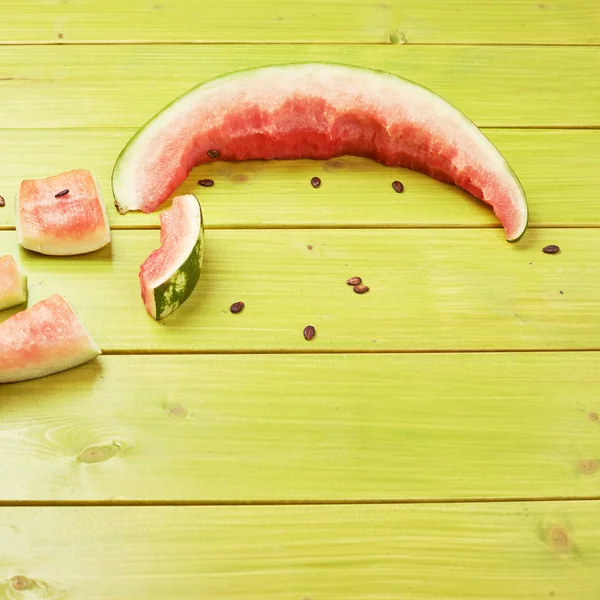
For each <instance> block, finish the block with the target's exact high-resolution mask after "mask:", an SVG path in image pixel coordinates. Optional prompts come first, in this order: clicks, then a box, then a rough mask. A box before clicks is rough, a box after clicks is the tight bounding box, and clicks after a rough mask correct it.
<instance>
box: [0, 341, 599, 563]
mask: <svg viewBox="0 0 600 600" xmlns="http://www.w3.org/2000/svg"><path fill="white" fill-rule="evenodd" d="M598 389H600V353H594V352H590V353H588V352H580V353H570V354H569V353H561V352H559V353H506V354H491V353H490V354H482V353H476V354H431V355H410V354H409V355H346V356H343V355H336V356H332V355H316V356H298V355H294V356H285V355H284V356H282V355H276V356H265V355H252V356H234V355H229V356H104V357H101V358H100V359H98V360H96V361H94V362H92V363H89V364H87V365H85V366H83V367H80V368H77V369H74V370H72V371H69V372H66V373H62V374H59V375H55V376H52V377H49V378H46V379H40V380H36V381H31V382H26V383H21V384H14V385H4V386H2V387H1V389H0V412H1V414H2V420H1V421H0V454H1V455H2V461H0V481H2V486H1V488H0V502H22V501H29V502H35V501H43V502H52V501H86V502H112V501H130V502H156V501H160V502H247V501H261V502H281V501H307V500H308V501H331V500H333V501H348V502H350V501H354V502H356V501H363V500H401V501H406V500H410V501H417V500H420V501H423V500H435V499H452V500H457V499H467V498H469V499H481V498H495V499H499V498H503V499H507V498H513V499H514V498H548V497H561V498H574V497H598V496H600V472H599V469H598V459H599V458H600V435H599V434H600V429H599V428H600V424H599V422H598V414H600V398H599V397H598V394H597V392H598ZM574 390H576V393H573V391H574ZM0 556H1V552H0ZM0 565H1V560H0Z"/></svg>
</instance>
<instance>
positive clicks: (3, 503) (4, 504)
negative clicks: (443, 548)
mask: <svg viewBox="0 0 600 600" xmlns="http://www.w3.org/2000/svg"><path fill="white" fill-rule="evenodd" d="M599 500H600V496H547V497H544V498H528V497H525V498H522V497H514V498H510V497H509V498H408V499H406V500H401V499H381V500H377V499H360V498H358V499H348V500H346V499H341V500H205V501H203V500H22V501H19V500H16V501H15V500H0V508H11V507H14V508H18V507H33V508H36V507H49V508H67V507H74V508H96V507H106V508H113V507H136V506H138V507H142V506H171V507H180V506H197V507H209V506H239V507H245V506H373V505H374V506H382V505H411V504H516V503H522V502H528V503H531V504H533V503H542V502H597V501H599Z"/></svg>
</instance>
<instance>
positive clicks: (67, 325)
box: [0, 294, 101, 383]
mask: <svg viewBox="0 0 600 600" xmlns="http://www.w3.org/2000/svg"><path fill="white" fill-rule="evenodd" d="M99 354H101V351H100V348H99V347H98V345H97V344H96V342H94V340H93V339H92V338H91V336H90V334H89V333H88V332H87V330H86V329H85V327H84V325H83V323H82V322H81V321H80V320H79V318H78V317H77V315H76V314H75V311H74V310H73V308H72V307H71V305H70V304H69V303H68V302H67V301H66V300H65V299H64V298H63V297H62V296H60V295H58V294H55V295H53V296H50V297H49V298H47V299H46V300H42V301H41V302H38V303H37V304H34V305H33V306H32V307H31V308H28V309H27V310H24V311H22V312H19V313H17V314H16V315H13V316H12V317H10V318H9V319H7V320H6V321H4V322H3V323H0V383H13V382H17V381H25V380H28V379H36V378H38V377H44V376H46V375H51V374H52V373H58V372H59V371H66V370H67V369H71V368H73V367H76V366H78V365H81V364H83V363H85V362H87V361H89V360H92V359H93V358H95V357H96V356H98V355H99Z"/></svg>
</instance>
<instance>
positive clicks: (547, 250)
mask: <svg viewBox="0 0 600 600" xmlns="http://www.w3.org/2000/svg"><path fill="white" fill-rule="evenodd" d="M542 252H543V253H544V254H558V253H559V252H560V248H559V247H558V246H555V245H554V244H550V245H549V246H544V248H542Z"/></svg>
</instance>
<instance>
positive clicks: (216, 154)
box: [206, 150, 221, 158]
mask: <svg viewBox="0 0 600 600" xmlns="http://www.w3.org/2000/svg"><path fill="white" fill-rule="evenodd" d="M206 154H208V158H219V157H220V156H221V153H220V152H219V151H218V150H209V151H208V152H207V153H206Z"/></svg>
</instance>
